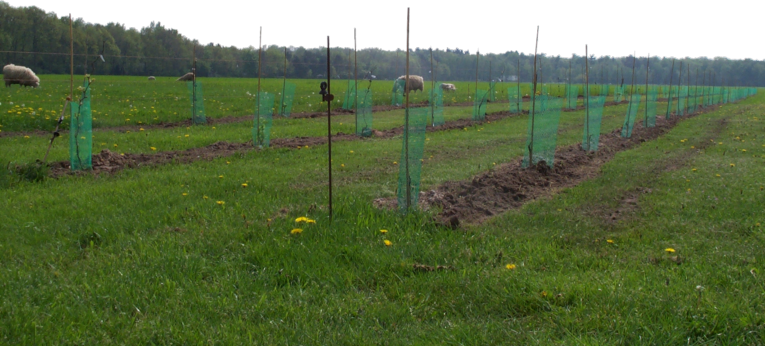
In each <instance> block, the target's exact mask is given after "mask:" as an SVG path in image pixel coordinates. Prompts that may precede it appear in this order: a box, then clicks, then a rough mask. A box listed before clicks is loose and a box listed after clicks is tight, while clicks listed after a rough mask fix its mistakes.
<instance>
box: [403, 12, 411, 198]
mask: <svg viewBox="0 0 765 346" xmlns="http://www.w3.org/2000/svg"><path fill="white" fill-rule="evenodd" d="M405 81H406V84H405V86H404V91H405V92H406V101H405V102H406V114H405V119H404V121H405V123H406V124H405V125H404V144H405V148H404V154H405V155H404V156H406V157H405V158H404V159H405V160H406V210H409V208H411V207H412V178H411V177H410V176H409V8H408V7H407V9H406V80H405Z"/></svg>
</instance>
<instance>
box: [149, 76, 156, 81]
mask: <svg viewBox="0 0 765 346" xmlns="http://www.w3.org/2000/svg"><path fill="white" fill-rule="evenodd" d="M156 79H157V78H155V77H154V76H149V80H156Z"/></svg>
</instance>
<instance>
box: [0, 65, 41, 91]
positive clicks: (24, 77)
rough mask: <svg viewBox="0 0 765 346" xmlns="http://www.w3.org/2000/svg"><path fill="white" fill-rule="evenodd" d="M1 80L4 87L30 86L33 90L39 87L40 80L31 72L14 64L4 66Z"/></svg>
mask: <svg viewBox="0 0 765 346" xmlns="http://www.w3.org/2000/svg"><path fill="white" fill-rule="evenodd" d="M3 80H4V81H5V86H6V87H9V86H11V85H12V84H19V85H21V86H24V87H27V86H31V87H33V88H36V87H39V86H40V78H38V77H37V75H35V73H34V72H33V71H32V70H30V69H29V68H27V67H24V66H16V65H14V64H9V65H5V66H4V67H3Z"/></svg>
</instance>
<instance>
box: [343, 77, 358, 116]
mask: <svg viewBox="0 0 765 346" xmlns="http://www.w3.org/2000/svg"><path fill="white" fill-rule="evenodd" d="M355 102H356V81H355V80H349V81H348V89H346V91H345V98H344V99H343V109H345V110H351V109H353V105H354V104H355Z"/></svg>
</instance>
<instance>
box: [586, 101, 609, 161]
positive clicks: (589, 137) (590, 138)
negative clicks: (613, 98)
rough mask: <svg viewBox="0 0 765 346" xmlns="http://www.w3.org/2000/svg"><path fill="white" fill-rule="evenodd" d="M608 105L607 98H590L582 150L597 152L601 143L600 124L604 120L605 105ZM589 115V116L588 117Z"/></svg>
mask: <svg viewBox="0 0 765 346" xmlns="http://www.w3.org/2000/svg"><path fill="white" fill-rule="evenodd" d="M605 103H606V97H605V96H595V97H593V96H590V100H589V106H588V105H585V107H588V108H589V111H585V122H584V134H583V136H582V149H584V150H586V151H597V150H598V144H599V143H600V123H601V121H602V120H603V105H604V104H605ZM587 114H589V116H587Z"/></svg>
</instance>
